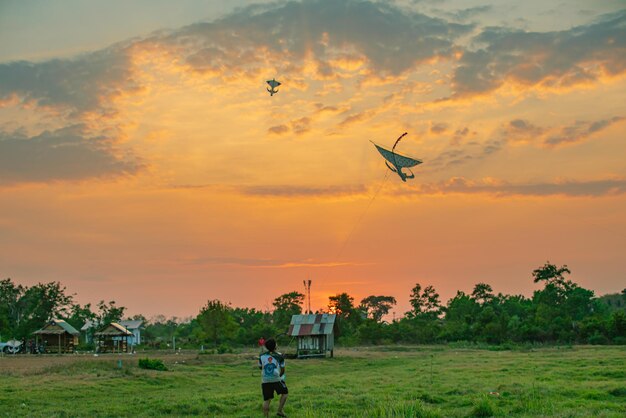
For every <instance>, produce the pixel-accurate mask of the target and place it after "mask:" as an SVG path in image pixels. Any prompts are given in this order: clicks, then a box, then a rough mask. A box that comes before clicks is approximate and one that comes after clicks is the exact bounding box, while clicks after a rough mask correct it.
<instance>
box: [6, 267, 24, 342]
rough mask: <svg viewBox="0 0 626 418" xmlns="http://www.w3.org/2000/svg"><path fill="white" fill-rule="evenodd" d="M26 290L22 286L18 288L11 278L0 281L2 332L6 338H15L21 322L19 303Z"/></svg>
mask: <svg viewBox="0 0 626 418" xmlns="http://www.w3.org/2000/svg"><path fill="white" fill-rule="evenodd" d="M24 290H25V289H24V288H23V287H22V286H21V285H17V286H16V285H15V284H14V283H13V281H12V280H11V279H10V278H9V279H4V280H1V281H0V330H2V334H4V336H5V337H9V336H10V337H14V336H15V335H14V333H15V330H16V328H17V326H18V325H19V320H20V310H19V308H20V304H19V301H20V299H21V297H22V296H23V294H24Z"/></svg>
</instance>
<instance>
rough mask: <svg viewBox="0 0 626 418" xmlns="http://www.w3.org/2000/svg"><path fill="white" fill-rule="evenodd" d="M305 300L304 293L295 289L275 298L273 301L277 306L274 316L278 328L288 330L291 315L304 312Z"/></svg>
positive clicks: (275, 306)
mask: <svg viewBox="0 0 626 418" xmlns="http://www.w3.org/2000/svg"><path fill="white" fill-rule="evenodd" d="M303 302H304V295H303V294H302V293H299V292H295V291H294V292H290V293H285V294H284V295H280V296H279V297H277V298H276V299H274V302H273V303H272V304H273V305H274V308H275V309H274V313H273V318H274V322H275V324H276V326H277V328H278V329H281V330H282V329H284V330H285V331H286V330H287V328H288V327H289V323H290V322H291V317H292V316H293V315H299V314H301V313H302V303H303Z"/></svg>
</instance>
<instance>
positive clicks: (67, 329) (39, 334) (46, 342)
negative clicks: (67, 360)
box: [33, 319, 80, 354]
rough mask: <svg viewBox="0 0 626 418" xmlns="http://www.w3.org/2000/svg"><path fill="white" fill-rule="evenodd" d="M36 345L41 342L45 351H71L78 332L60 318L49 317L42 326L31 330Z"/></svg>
mask: <svg viewBox="0 0 626 418" xmlns="http://www.w3.org/2000/svg"><path fill="white" fill-rule="evenodd" d="M33 334H34V335H35V337H36V339H37V345H40V342H41V343H42V344H43V347H44V350H45V352H46V353H58V354H61V353H73V352H74V351H75V350H76V346H77V345H78V336H79V335H80V332H78V331H77V330H76V328H74V327H73V326H71V325H70V324H68V323H67V322H65V321H64V320H62V319H51V320H50V321H48V323H47V324H46V325H44V327H43V328H41V329H40V330H38V331H35V332H33Z"/></svg>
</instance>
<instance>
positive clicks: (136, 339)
mask: <svg viewBox="0 0 626 418" xmlns="http://www.w3.org/2000/svg"><path fill="white" fill-rule="evenodd" d="M118 324H120V325H121V326H123V327H124V328H126V329H127V330H129V331H130V332H132V333H133V336H132V337H130V338H129V339H128V344H130V345H139V344H141V327H142V326H143V321H142V320H140V319H127V320H123V321H120V322H118Z"/></svg>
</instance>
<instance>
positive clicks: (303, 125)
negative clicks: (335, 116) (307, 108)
mask: <svg viewBox="0 0 626 418" xmlns="http://www.w3.org/2000/svg"><path fill="white" fill-rule="evenodd" d="M311 122H312V120H311V118H309V117H306V116H305V117H302V118H298V119H294V120H292V121H290V122H289V125H285V124H281V125H276V126H272V127H270V128H269V129H268V130H267V131H268V132H269V133H271V134H275V135H283V134H286V133H288V132H290V131H291V132H293V133H294V134H296V135H302V134H304V133H306V132H308V131H309V130H310V129H311Z"/></svg>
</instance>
